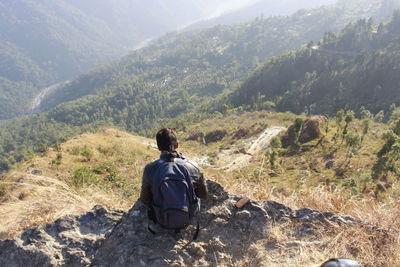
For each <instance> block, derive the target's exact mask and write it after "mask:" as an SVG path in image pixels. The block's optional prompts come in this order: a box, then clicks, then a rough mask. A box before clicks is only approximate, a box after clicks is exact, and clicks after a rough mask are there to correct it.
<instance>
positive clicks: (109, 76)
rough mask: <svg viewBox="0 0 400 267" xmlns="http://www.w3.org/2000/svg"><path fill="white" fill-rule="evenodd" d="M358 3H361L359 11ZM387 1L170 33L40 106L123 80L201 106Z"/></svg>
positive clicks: (377, 10)
mask: <svg viewBox="0 0 400 267" xmlns="http://www.w3.org/2000/svg"><path fill="white" fill-rule="evenodd" d="M360 2H362V3H363V5H361V7H359V8H357V9H356V8H355V5H357V4H360ZM385 3H386V0H383V1H379V0H354V2H353V1H346V2H344V3H340V4H338V5H335V6H330V7H322V8H318V9H311V10H301V11H299V12H297V13H295V14H294V15H292V16H289V17H273V18H262V17H258V18H257V19H255V20H253V21H250V22H247V23H242V24H238V25H232V26H222V25H220V26H216V27H213V28H210V29H206V30H193V31H184V32H181V33H171V34H168V35H166V36H164V37H163V38H160V39H158V40H157V41H155V42H154V43H153V44H152V45H150V46H148V47H146V48H144V49H141V50H138V51H136V52H134V53H133V54H132V55H130V56H128V57H126V58H124V59H123V60H121V61H119V62H115V63H113V64H110V65H108V66H102V67H100V68H98V69H96V70H94V71H92V72H91V73H87V74H85V75H82V76H81V77H79V78H78V79H76V80H74V81H72V82H71V83H70V84H68V85H66V86H64V87H60V88H59V89H57V90H55V91H53V92H52V93H51V94H48V95H47V96H46V98H45V99H44V100H43V101H42V105H41V106H40V107H39V109H40V110H42V111H44V110H48V109H50V108H52V107H54V106H56V105H58V104H59V103H62V102H66V101H70V100H74V99H77V98H79V97H82V96H85V95H88V94H96V93H98V92H100V91H102V90H104V89H105V90H108V91H109V89H110V88H111V90H112V91H115V90H119V89H123V88H124V86H123V84H126V83H129V81H130V80H132V81H135V82H138V81H140V83H142V84H144V85H145V86H144V87H145V88H146V90H147V91H150V90H152V89H151V88H154V89H156V90H158V89H161V88H160V87H164V90H165V89H166V88H171V89H174V90H177V89H179V90H183V91H185V92H186V93H188V95H191V96H193V95H197V96H198V97H197V98H196V99H197V100H196V101H195V102H193V101H192V102H191V101H186V102H187V103H192V105H193V104H196V105H198V103H199V102H200V100H201V97H203V96H210V95H216V94H219V93H221V92H222V91H223V90H225V89H230V88H232V87H234V86H236V85H237V82H238V81H240V80H241V79H242V78H244V77H246V75H247V74H248V73H249V72H250V71H252V70H253V69H254V68H255V67H256V66H257V65H259V64H260V63H262V62H263V61H264V60H265V59H266V58H269V57H271V56H276V55H279V54H281V53H283V52H285V51H288V50H292V49H296V48H298V47H299V46H301V45H303V44H305V43H307V42H309V41H310V40H319V39H320V38H321V36H322V35H323V34H324V32H326V31H338V30H341V29H342V28H343V27H345V26H346V25H347V24H348V23H349V22H351V21H353V20H355V19H358V18H363V17H369V16H381V14H386V15H387V17H388V16H390V15H391V14H392V12H393V10H386V8H385ZM399 6H400V3H399ZM355 10H357V11H355ZM378 14H379V15H378ZM154 74H157V75H154ZM164 81H166V82H164ZM163 83H165V84H164V85H162V86H161V84H163ZM166 85H167V86H166ZM181 101H182V102H185V101H184V100H181ZM174 115H175V113H174Z"/></svg>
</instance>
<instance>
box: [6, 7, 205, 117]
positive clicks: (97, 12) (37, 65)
mask: <svg viewBox="0 0 400 267" xmlns="http://www.w3.org/2000/svg"><path fill="white" fill-rule="evenodd" d="M206 11H207V10H206V9H204V8H203V7H202V6H201V5H198V4H197V3H194V2H193V1H184V0H173V1H168V5H166V4H165V2H164V1H160V0H151V1H146V2H143V1H137V0H135V1H129V0H117V1H109V0H100V1H94V0H88V1H77V0H72V1H67V0H42V1H30V0H19V1H2V2H1V3H0V14H1V15H0V119H7V118H13V117H15V116H18V115H22V114H26V113H27V112H29V111H30V110H29V109H30V101H31V100H32V98H33V97H34V96H35V95H36V94H37V93H38V92H39V91H40V90H41V89H42V88H43V87H46V86H48V85H51V84H53V83H57V82H60V81H65V80H68V79H71V78H72V77H73V76H75V75H77V74H79V73H82V72H84V71H88V70H90V69H91V68H93V67H94V66H95V65H97V64H100V63H104V62H107V61H110V60H113V59H116V58H119V57H121V56H124V55H126V54H127V53H128V51H131V50H132V49H133V48H134V47H135V46H136V45H139V44H140V43H141V42H142V41H144V40H146V39H148V38H153V37H156V36H159V35H161V34H163V33H165V32H167V31H171V30H173V29H175V28H177V27H179V26H182V25H183V24H187V23H189V22H192V21H193V20H195V19H199V18H202V17H203V16H205V14H204V13H205V12H206Z"/></svg>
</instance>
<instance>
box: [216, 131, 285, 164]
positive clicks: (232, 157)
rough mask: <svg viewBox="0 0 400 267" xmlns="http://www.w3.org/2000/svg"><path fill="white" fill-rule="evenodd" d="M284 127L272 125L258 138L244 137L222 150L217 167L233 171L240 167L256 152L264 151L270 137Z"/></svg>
mask: <svg viewBox="0 0 400 267" xmlns="http://www.w3.org/2000/svg"><path fill="white" fill-rule="evenodd" d="M284 129H285V128H284V127H280V126H274V127H270V128H267V129H266V130H265V131H264V132H263V133H262V134H261V135H260V136H259V137H258V138H256V139H255V138H254V137H253V138H249V139H245V140H243V141H242V142H241V144H238V145H236V146H234V147H232V148H230V149H226V150H222V151H221V153H220V154H219V164H218V165H219V166H218V168H219V169H224V170H226V171H233V170H235V169H238V168H241V167H243V166H245V165H247V164H249V162H250V161H251V160H252V158H253V156H255V155H256V154H258V153H265V151H267V150H268V148H269V143H270V141H271V139H272V137H274V136H277V135H278V134H279V133H280V132H281V131H282V130H284Z"/></svg>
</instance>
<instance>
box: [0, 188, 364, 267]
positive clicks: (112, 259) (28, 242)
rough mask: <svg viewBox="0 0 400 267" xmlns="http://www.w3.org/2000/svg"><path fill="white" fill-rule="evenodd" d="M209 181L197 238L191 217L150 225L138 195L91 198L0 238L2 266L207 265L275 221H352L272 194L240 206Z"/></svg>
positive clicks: (308, 230) (309, 228)
mask: <svg viewBox="0 0 400 267" xmlns="http://www.w3.org/2000/svg"><path fill="white" fill-rule="evenodd" d="M208 187H209V197H208V198H207V199H206V200H205V201H202V203H201V204H202V209H201V214H200V216H199V222H200V227H201V230H200V232H199V236H198V239H197V240H196V241H195V242H191V241H192V239H193V234H194V233H195V226H194V225H192V226H189V227H188V228H187V229H185V230H182V231H181V233H179V234H175V233H172V232H169V231H166V232H164V233H162V234H160V233H159V234H156V235H153V234H152V233H150V232H149V231H148V230H147V226H148V224H147V215H146V209H145V207H143V206H142V205H141V204H140V202H137V203H135V205H134V206H133V207H132V208H131V209H130V210H129V211H128V212H127V213H125V214H123V213H122V212H121V211H116V210H110V211H107V210H106V209H104V208H103V207H101V206H96V207H94V208H93V210H91V211H90V212H88V213H86V214H83V215H81V216H65V217H63V218H60V219H58V220H56V221H55V222H53V223H50V224H46V225H41V226H38V227H35V228H32V229H29V230H27V231H25V232H24V233H23V234H22V235H21V236H20V237H18V238H16V239H14V240H6V241H0V266H11V267H12V266H64V265H68V266H88V265H91V266H182V265H198V266H209V265H214V264H215V262H216V261H222V262H232V261H240V260H241V259H242V257H244V256H245V255H246V253H247V252H248V251H249V249H250V248H251V246H252V244H255V243H256V242H257V241H258V240H261V239H267V238H268V237H269V230H270V226H271V225H272V224H274V223H281V222H287V221H289V220H290V221H293V222H296V225H297V226H296V228H295V229H294V232H293V233H294V234H295V236H307V235H312V234H313V231H314V229H315V227H314V223H315V222H317V223H324V222H327V221H335V222H339V223H355V222H356V220H355V219H353V218H352V217H349V216H341V215H337V214H333V213H328V212H322V211H316V210H311V209H300V210H292V209H291V208H289V207H287V206H285V205H283V204H280V203H277V202H274V201H250V202H249V203H248V204H247V205H246V206H244V207H243V208H242V209H238V208H236V207H235V203H236V202H237V201H238V200H239V199H240V198H241V197H240V196H235V195H230V194H228V193H227V192H226V191H225V190H224V189H223V187H222V186H221V185H219V184H218V183H216V182H212V181H208ZM277 247H278V246H277ZM249 253H250V251H249Z"/></svg>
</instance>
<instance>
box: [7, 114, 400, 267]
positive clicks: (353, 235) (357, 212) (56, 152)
mask: <svg viewBox="0 0 400 267" xmlns="http://www.w3.org/2000/svg"><path fill="white" fill-rule="evenodd" d="M293 119H294V117H293V115H291V114H276V113H267V112H254V113H246V114H241V115H235V114H231V115H225V116H222V115H221V116H216V117H214V118H210V119H208V120H205V121H203V122H201V123H198V124H195V125H191V126H189V127H187V129H186V130H185V131H180V132H179V134H180V136H181V140H185V139H186V138H187V137H189V136H191V135H195V134H197V133H202V134H200V136H201V135H205V134H207V133H210V132H212V131H216V130H220V129H225V130H227V132H228V134H227V135H226V136H225V137H223V138H222V139H221V140H219V141H218V142H213V143H209V144H203V143H202V140H201V138H199V139H198V141H186V142H182V148H181V151H183V152H184V153H185V154H187V155H188V156H190V157H193V158H197V159H199V160H200V161H203V162H206V163H207V162H208V164H206V165H204V166H203V168H204V171H205V173H206V176H207V178H209V179H213V180H215V181H217V182H220V183H221V184H222V185H223V186H224V187H225V188H226V189H227V190H228V191H229V192H231V193H236V194H240V195H245V196H249V197H251V198H252V199H257V200H275V201H278V202H280V203H284V204H286V205H288V206H290V207H292V208H303V207H307V208H312V209H318V210H324V211H329V212H334V213H340V214H347V215H351V216H353V217H355V218H356V219H358V220H361V221H364V222H366V223H367V224H369V225H374V226H377V227H380V228H381V230H379V231H377V230H372V228H371V227H370V226H368V225H366V226H365V227H360V226H346V227H345V226H343V225H341V226H340V227H339V225H336V224H330V225H319V226H317V228H318V229H317V230H316V235H315V236H313V237H312V238H310V237H306V238H304V240H301V239H299V238H296V237H295V236H294V235H293V234H292V233H291V230H290V229H293V227H292V226H291V225H287V224H274V225H273V227H272V229H271V236H270V238H268V239H266V240H261V241H258V242H257V243H255V244H253V246H252V247H251V250H250V251H251V253H250V254H249V255H247V256H246V257H245V258H244V259H243V260H242V261H241V262H231V261H228V262H225V263H220V264H221V265H238V266H243V265H250V266H260V265H264V266H282V265H285V266H318V264H320V263H321V262H323V261H324V260H326V259H328V258H331V257H349V258H353V259H356V260H358V261H360V262H361V263H363V264H365V266H400V257H399V256H398V255H400V235H399V230H398V229H400V219H399V218H400V209H399V205H400V200H399V196H400V183H399V182H398V179H397V177H395V176H394V175H391V176H390V177H389V179H390V180H391V181H392V183H391V186H390V187H387V188H385V189H384V190H377V188H380V187H379V182H377V181H374V180H373V179H371V168H372V166H373V165H374V163H375V161H376V152H377V151H378V150H379V149H380V147H381V146H382V144H383V141H382V140H381V138H380V137H381V135H382V134H383V132H384V131H385V127H386V126H385V125H384V124H380V123H374V124H373V125H372V128H371V130H370V131H369V133H368V134H367V135H366V137H365V140H364V141H363V144H362V146H361V148H360V149H359V150H358V151H357V152H356V153H355V154H354V155H352V157H351V158H350V163H349V157H348V148H347V147H346V145H345V144H341V145H340V141H336V142H335V141H333V135H334V134H335V133H336V128H335V123H334V122H333V121H331V122H330V124H329V129H328V132H327V136H326V137H325V138H324V139H323V140H322V142H319V144H318V145H317V143H318V140H316V141H313V142H310V143H307V144H306V145H303V146H302V147H300V149H298V150H296V151H292V150H290V149H282V148H281V149H279V156H278V160H277V166H276V167H275V168H272V167H271V164H270V159H269V157H270V156H269V153H268V151H259V152H258V153H255V154H253V155H252V159H251V161H250V163H249V165H248V166H246V167H243V168H238V169H236V170H233V171H231V172H227V171H224V170H223V166H219V164H221V163H222V162H223V160H221V159H220V158H219V156H220V155H221V153H220V152H221V151H222V150H224V149H227V148H230V149H232V148H235V147H236V148H237V150H238V152H237V153H238V154H240V153H242V152H240V149H241V148H242V147H241V146H242V145H243V144H245V143H248V142H252V140H254V139H255V137H256V136H257V135H258V134H260V133H261V132H262V131H263V130H264V129H265V128H267V127H270V126H285V127H286V126H288V125H289V124H290V123H291V122H292V121H293ZM360 125H361V122H360V121H357V120H356V121H354V122H352V123H351V125H350V131H354V132H356V131H360V127H361V126H360ZM152 142H153V141H152V140H150V139H146V138H142V137H138V136H133V135H130V134H128V133H124V132H121V131H118V130H116V129H102V130H100V131H99V132H98V133H96V134H84V135H81V136H78V137H75V138H73V139H72V140H70V141H68V142H66V143H64V144H61V145H60V146H56V147H55V148H50V149H48V150H47V151H46V152H45V153H43V154H42V155H40V156H37V157H34V158H33V159H32V160H30V161H28V162H25V163H24V164H22V165H21V166H19V167H18V168H17V169H15V170H13V171H12V172H10V173H9V174H7V175H6V177H5V180H4V181H3V183H2V186H1V187H0V196H1V195H2V194H3V195H4V196H3V197H2V198H1V203H0V206H1V209H0V216H1V218H2V219H3V220H2V222H1V224H0V233H2V235H3V238H4V237H7V236H11V235H12V234H14V233H16V232H18V231H20V230H22V229H26V228H28V227H31V226H33V225H36V224H39V223H43V222H48V221H52V220H54V219H55V218H57V217H59V216H62V215H64V214H71V213H81V212H83V211H85V210H88V209H90V208H91V207H92V206H93V205H94V204H102V205H105V206H107V207H113V208H121V209H125V210H126V209H128V208H129V207H130V206H131V205H132V203H133V202H134V201H135V200H136V198H137V197H138V194H139V188H140V179H141V174H142V170H143V166H144V165H145V164H146V163H147V162H149V161H151V160H153V159H155V158H157V156H158V152H157V150H156V149H154V147H152V145H151V143H152ZM153 146H154V145H153ZM60 155H61V156H60ZM328 161H333V162H334V165H333V167H331V168H327V167H326V164H327V162H328ZM343 166H345V168H343ZM29 167H31V168H33V169H40V170H41V171H42V174H41V175H33V174H31V169H30V171H29V172H28V171H27V169H28V168H29ZM339 168H342V169H341V170H340V172H339V171H338V169H339ZM2 192H3V193H2ZM0 238H1V236H0Z"/></svg>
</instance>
